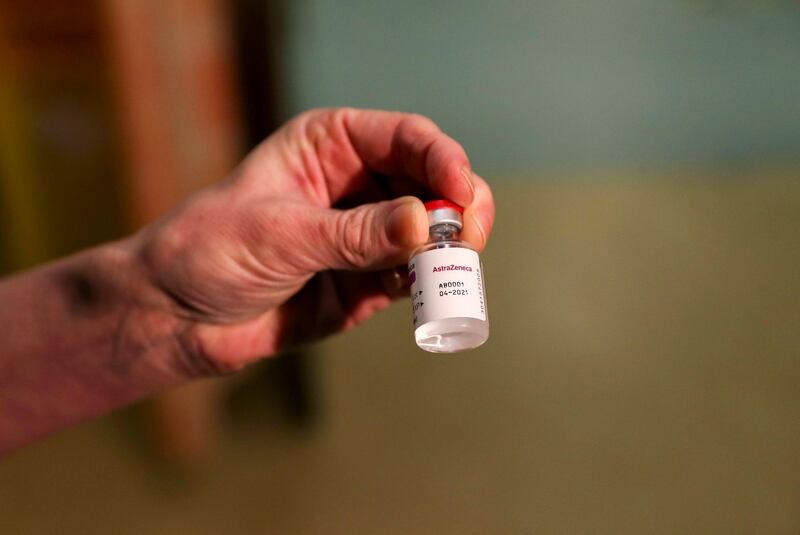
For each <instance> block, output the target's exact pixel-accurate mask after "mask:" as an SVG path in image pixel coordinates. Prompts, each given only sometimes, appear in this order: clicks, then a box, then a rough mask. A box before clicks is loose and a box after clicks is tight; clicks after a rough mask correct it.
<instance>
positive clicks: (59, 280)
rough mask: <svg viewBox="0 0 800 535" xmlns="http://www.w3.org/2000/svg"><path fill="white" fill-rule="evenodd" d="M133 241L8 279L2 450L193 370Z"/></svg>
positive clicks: (2, 299) (1, 320) (2, 338)
mask: <svg viewBox="0 0 800 535" xmlns="http://www.w3.org/2000/svg"><path fill="white" fill-rule="evenodd" d="M134 243H135V242H134V240H133V239H131V240H127V241H123V242H117V243H113V244H108V245H104V246H101V247H98V248H95V249H92V250H89V251H86V252H83V253H80V254H78V255H76V256H73V257H70V258H67V259H65V260H61V261H58V262H55V263H53V264H50V265H47V266H45V267H42V268H40V269H37V270H34V271H30V272H27V273H23V274H20V275H16V276H13V277H11V278H8V279H5V280H3V281H0V453H2V452H3V451H5V450H8V449H11V448H13V447H16V446H19V445H21V444H24V443H25V442H28V441H30V440H32V439H34V438H36V437H39V436H42V435H45V434H47V433H49V432H52V431H55V430H57V429H60V428H62V427H64V426H66V425H68V424H71V423H74V422H78V421H81V420H84V419H87V418H90V417H93V416H97V415H100V414H103V413H105V412H108V411H109V410H111V409H114V408H116V407H119V406H122V405H124V404H126V403H129V402H131V401H133V400H136V399H139V398H141V397H143V396H145V395H147V394H149V393H152V392H153V391H155V390H157V389H158V388H162V387H165V386H169V385H173V384H177V383H180V382H182V381H184V380H186V379H188V378H189V377H190V376H191V375H192V374H193V372H192V369H191V368H192V367H191V365H190V364H189V363H188V362H187V360H186V359H185V358H184V351H183V350H182V348H181V347H180V344H179V342H178V340H179V337H178V336H177V333H178V331H179V330H180V329H181V322H180V321H179V320H178V319H176V318H177V316H176V315H175V314H173V310H172V305H171V303H170V300H169V299H168V298H166V297H165V296H164V295H163V294H162V293H161V292H160V291H159V290H158V289H157V288H156V287H154V286H153V285H152V284H151V283H150V282H149V280H148V276H147V274H146V272H145V271H144V269H142V268H141V263H139V262H137V260H136V254H135V253H134V251H135V247H134V246H133V244H134Z"/></svg>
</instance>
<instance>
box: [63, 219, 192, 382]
mask: <svg viewBox="0 0 800 535" xmlns="http://www.w3.org/2000/svg"><path fill="white" fill-rule="evenodd" d="M142 239H143V238H142V235H141V234H135V235H133V236H131V237H128V238H126V239H123V240H120V241H117V242H113V243H109V244H106V245H104V246H101V247H99V248H97V249H95V250H93V251H91V252H90V253H89V257H88V258H87V259H85V260H84V266H82V268H81V269H79V270H78V272H83V273H85V274H86V277H85V281H88V282H83V283H81V282H80V281H76V289H75V290H74V291H73V294H74V295H75V297H76V298H77V299H83V300H84V301H86V300H87V299H91V300H94V301H95V303H94V304H93V305H94V306H96V307H98V308H99V309H102V310H103V315H104V316H106V317H108V318H113V321H114V323H115V325H114V327H113V329H112V332H113V341H112V343H111V346H110V348H111V352H112V355H111V359H112V362H114V363H116V365H117V366H118V368H119V369H121V370H128V371H137V373H141V374H143V376H144V377H149V378H151V379H152V382H153V383H154V386H155V387H158V386H164V385H171V384H177V383H181V382H183V381H186V380H188V379H191V378H195V377H198V376H203V375H208V372H207V370H206V368H205V366H204V365H203V364H202V362H200V356H199V355H198V354H197V353H196V352H195V351H193V350H192V348H191V347H189V345H188V344H186V343H185V336H184V333H185V332H186V331H187V330H188V329H189V327H190V324H191V322H190V321H189V320H188V319H186V318H185V317H184V315H183V314H181V309H180V307H179V306H178V305H177V304H176V303H175V302H174V300H173V299H172V298H171V296H170V295H168V293H167V292H166V291H165V290H164V289H163V288H162V287H160V285H159V284H158V283H157V278H156V277H154V276H153V274H152V273H151V272H150V270H149V269H148V266H147V263H146V262H145V261H144V257H143V254H142V251H143V248H142V247H141V241H142ZM81 284H83V286H84V288H83V289H81V288H80V286H81ZM81 294H82V295H83V297H81Z"/></svg>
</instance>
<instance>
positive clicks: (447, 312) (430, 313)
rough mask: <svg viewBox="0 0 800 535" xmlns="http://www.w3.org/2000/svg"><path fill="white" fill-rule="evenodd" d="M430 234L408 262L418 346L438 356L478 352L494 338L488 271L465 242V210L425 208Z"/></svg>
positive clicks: (447, 205)
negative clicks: (485, 283) (486, 293)
mask: <svg viewBox="0 0 800 535" xmlns="http://www.w3.org/2000/svg"><path fill="white" fill-rule="evenodd" d="M425 209H426V210H427V212H428V224H429V228H430V234H429V238H428V242H427V243H426V244H425V245H423V246H422V247H420V248H419V249H417V250H416V251H414V252H413V253H412V255H411V259H410V260H409V262H408V277H409V281H410V282H411V309H412V312H413V315H414V336H415V338H416V340H417V345H418V346H419V347H420V348H422V349H424V350H425V351H430V352H433V353H454V352H456V351H464V350H466V349H473V348H476V347H478V346H480V345H481V344H483V343H484V342H485V341H486V340H487V339H488V338H489V321H488V317H487V314H486V298H485V296H484V286H483V269H482V266H481V261H480V258H479V257H478V253H477V251H475V250H474V249H473V248H472V247H471V246H470V245H469V244H468V243H466V242H464V241H461V239H460V233H461V228H462V225H463V224H462V214H463V212H464V209H463V208H461V207H460V206H458V205H457V204H455V203H452V202H450V201H445V200H437V201H431V202H428V203H425Z"/></svg>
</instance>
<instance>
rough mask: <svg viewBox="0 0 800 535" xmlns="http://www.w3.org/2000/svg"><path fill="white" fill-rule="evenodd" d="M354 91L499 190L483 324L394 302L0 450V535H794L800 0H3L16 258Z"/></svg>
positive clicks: (5, 131) (126, 213) (71, 243)
mask: <svg viewBox="0 0 800 535" xmlns="http://www.w3.org/2000/svg"><path fill="white" fill-rule="evenodd" d="M341 105H349V106H358V107H376V108H389V109H399V110H406V111H415V112H419V113H424V114H426V115H429V116H430V117H432V118H433V119H434V120H436V121H437V122H438V123H439V124H440V125H441V126H442V128H443V129H444V130H445V131H447V132H448V133H450V134H451V135H452V136H453V137H455V138H456V139H458V140H460V141H461V142H462V143H463V144H464V146H465V147H466V149H467V151H468V152H469V154H470V156H471V158H472V161H473V163H474V166H475V168H476V169H477V170H478V172H479V173H480V174H482V175H483V176H485V177H486V178H487V179H488V180H489V182H490V183H491V185H492V187H493V188H494V191H495V194H496V200H497V208H498V211H497V224H496V229H495V233H494V236H493V240H492V242H491V243H490V245H489V247H488V249H487V251H486V253H485V255H484V264H485V268H486V283H487V297H488V303H489V311H490V319H491V324H492V335H491V337H490V340H489V342H488V343H487V344H486V345H485V346H484V347H482V348H481V349H479V350H477V351H473V352H470V353H465V354H459V355H456V356H444V357H442V356H432V355H429V354H426V353H423V352H422V351H420V350H418V349H417V348H416V347H415V345H414V342H413V338H412V332H411V326H410V311H409V310H408V303H406V302H400V303H398V304H397V305H395V306H394V307H392V308H391V309H390V310H389V311H387V312H385V313H383V314H381V315H380V316H379V317H377V318H376V319H375V320H373V321H372V322H370V323H369V324H368V325H366V326H364V327H363V328H360V329H357V330H355V331H354V332H350V333H347V334H345V335H341V336H338V337H336V338H334V339H332V340H329V341H327V342H325V343H323V344H320V345H318V346H315V347H313V348H311V349H309V350H306V351H303V352H301V353H297V354H293V355H286V356H283V357H280V358H278V359H273V360H271V361H269V362H266V363H263V364H261V365H258V366H253V367H252V368H250V369H248V370H247V371H246V372H245V373H243V374H241V375H239V376H237V377H234V378H226V379H224V380H218V381H206V382H201V383H198V384H195V385H191V386H190V387H187V388H183V389H179V390H176V391H173V392H168V393H165V394H163V395H161V396H159V397H158V398H156V399H154V400H148V401H147V402H144V403H142V404H140V405H138V406H136V407H133V408H130V409H126V410H124V411H120V412H118V413H116V414H113V415H110V416H108V417H106V418H104V419H101V420H99V421H96V422H90V423H88V424H85V425H82V426H78V427H76V428H74V429H71V430H69V431H67V432H64V433H61V434H59V435H57V436H54V437H52V438H49V439H47V440H45V441H43V442H40V443H37V444H35V445H32V446H30V447H28V448H25V449H23V450H21V451H18V452H16V453H14V454H12V455H11V456H9V457H7V458H4V459H2V460H0V526H2V529H3V532H8V533H52V532H63V533H70V532H76V533H108V532H109V531H112V532H114V533H121V534H126V533H141V532H147V533H175V532H192V533H221V532H237V533H246V532H257V533H326V534H327V533H404V534H405V533H437V534H438V533H459V534H462V533H643V532H644V533H686V532H691V533H726V534H729V533H787V534H788V533H793V534H794V533H798V532H800V508H798V504H799V503H800V453H799V452H800V390H799V389H798V384H800V274H799V271H800V4H798V3H797V2H796V1H789V0H785V1H781V0H666V1H665V0H661V1H656V0H609V1H607V2H594V3H593V2H581V1H575V0H529V1H521V0H495V1H494V2H485V1H478V0H462V1H459V2H455V1H447V0H442V1H439V2H422V1H418V0H406V1H404V2H393V1H389V0H373V1H371V2H364V1H355V0H336V1H334V0H293V1H291V2H290V1H289V0H283V1H281V0H230V1H227V2H226V1H223V0H165V1H160V2H156V1H155V0H135V1H134V0H106V1H100V0H95V1H88V0H80V1H73V2H61V1H58V0H36V1H33V2H25V3H18V2H14V1H12V0H0V265H2V269H3V273H5V274H8V273H11V272H14V271H16V270H21V269H24V268H28V267H31V266H33V265H36V264H38V263H41V262H44V261H46V260H48V259H52V258H57V257H59V256H63V255H65V254H68V253H70V252H73V251H76V250H79V249H81V248H85V247H88V246H90V245H92V244H95V243H99V242H102V241H106V240H110V239H114V238H115V237H119V236H123V235H125V234H126V233H129V232H132V231H133V230H135V229H136V228H138V227H140V226H141V225H143V224H146V223H147V222H148V221H151V220H152V219H154V218H156V217H157V216H158V215H159V214H161V213H163V212H164V211H165V210H167V209H169V207H170V206H172V205H173V204H175V203H176V202H177V201H178V200H179V199H180V198H182V197H183V196H185V195H186V194H188V193H189V192H191V191H193V190H195V189H197V188H200V187H202V186H203V185H205V184H208V183H210V182H213V181H214V180H217V179H219V178H221V177H223V176H224V175H225V174H226V172H227V171H228V170H229V169H231V168H232V167H233V166H234V165H235V164H236V162H237V161H238V159H240V158H241V157H242V156H243V155H244V154H245V153H246V152H247V150H248V149H249V148H251V147H252V146H254V145H255V144H256V143H257V142H258V140H260V139H262V138H263V137H265V136H267V135H269V133H270V132H271V131H273V130H274V129H275V128H277V127H278V126H279V125H280V124H281V122H283V121H285V120H286V119H288V118H289V117H291V116H292V115H293V114H295V113H297V112H299V111H301V110H304V109H307V108H310V107H316V106H341Z"/></svg>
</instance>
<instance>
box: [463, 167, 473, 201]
mask: <svg viewBox="0 0 800 535" xmlns="http://www.w3.org/2000/svg"><path fill="white" fill-rule="evenodd" d="M461 176H463V177H464V180H465V181H466V182H467V188H469V204H472V201H473V200H474V199H475V184H474V183H473V182H472V169H470V168H469V167H462V168H461Z"/></svg>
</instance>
